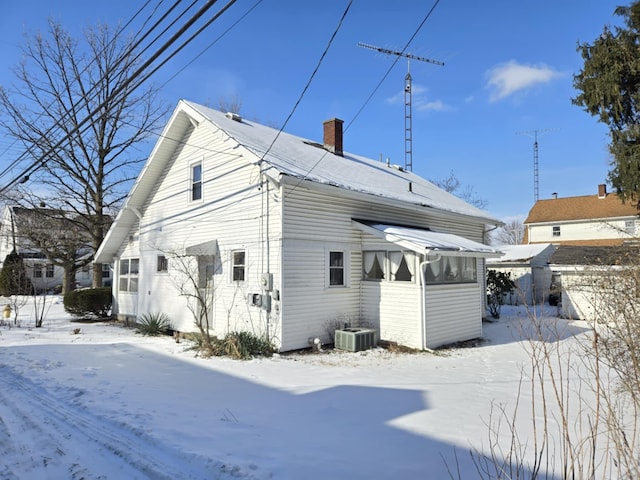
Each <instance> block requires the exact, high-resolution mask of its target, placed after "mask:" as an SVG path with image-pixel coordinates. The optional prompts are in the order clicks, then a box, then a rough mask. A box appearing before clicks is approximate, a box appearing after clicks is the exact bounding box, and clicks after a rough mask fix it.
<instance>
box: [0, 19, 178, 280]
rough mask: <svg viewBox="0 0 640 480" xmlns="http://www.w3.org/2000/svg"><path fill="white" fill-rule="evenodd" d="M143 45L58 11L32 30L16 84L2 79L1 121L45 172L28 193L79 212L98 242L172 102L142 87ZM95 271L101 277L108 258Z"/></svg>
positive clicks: (33, 202) (31, 199) (34, 201)
mask: <svg viewBox="0 0 640 480" xmlns="http://www.w3.org/2000/svg"><path fill="white" fill-rule="evenodd" d="M133 46H134V39H133V38H128V37H125V36H124V35H123V33H122V31H120V30H113V29H111V28H109V27H108V26H106V25H100V24H99V25H97V26H95V27H89V28H87V29H86V30H85V34H84V38H83V39H82V41H78V40H77V39H75V38H73V37H72V36H71V34H70V33H69V32H67V31H66V30H65V29H64V28H63V27H62V26H61V25H60V24H59V23H56V22H54V21H49V29H48V32H46V34H41V33H36V34H33V35H31V36H27V37H26V38H25V43H24V45H23V48H22V54H23V60H22V62H21V63H20V64H19V65H17V67H16V68H15V75H16V80H17V82H16V84H15V85H14V86H12V87H11V88H6V87H0V124H1V125H2V127H4V128H5V130H6V131H7V133H8V135H9V136H11V137H13V138H15V139H17V140H18V141H19V142H21V144H22V145H23V147H24V149H25V151H26V152H28V154H29V155H28V157H27V160H29V161H30V162H31V163H30V164H31V165H32V166H33V168H34V170H35V172H36V173H35V174H34V173H32V174H31V177H32V178H31V179H32V180H35V179H37V180H38V181H39V184H36V186H35V188H30V190H29V191H28V192H26V194H25V195H23V197H22V198H23V199H24V201H25V202H27V206H37V205H38V204H39V203H40V202H41V201H45V202H46V204H47V205H48V206H49V207H51V208H56V209H59V210H64V211H70V212H74V213H75V216H74V217H72V218H70V219H69V220H70V221H72V222H77V226H78V228H79V229H84V230H86V233H87V234H88V236H89V238H90V239H91V245H92V249H93V250H94V251H95V250H96V249H97V248H98V246H99V245H100V243H101V242H102V240H103V239H104V236H105V234H106V230H107V229H108V226H109V222H110V218H111V216H112V215H114V214H115V212H116V211H117V209H118V208H119V206H120V204H121V202H122V200H123V199H124V197H125V196H126V194H127V191H128V189H129V186H130V182H131V180H132V179H134V178H135V177H136V176H137V174H138V169H139V167H140V164H141V162H142V161H144V159H145V155H143V154H141V152H140V151H139V150H138V148H139V147H140V146H141V144H142V143H143V142H145V141H146V140H147V139H148V138H149V136H150V135H151V133H152V131H153V130H154V129H155V128H156V127H157V126H158V125H159V122H160V121H161V120H162V119H163V117H164V116H165V115H166V113H167V112H168V110H167V108H166V107H165V106H162V105H159V104H158V102H157V95H156V91H155V89H154V87H152V86H149V87H146V88H145V89H144V90H141V91H137V90H135V89H134V85H135V82H131V75H132V74H133V72H135V71H136V68H137V67H138V64H139V58H138V56H137V54H136V52H135V49H134V48H133ZM114 92H117V93H116V94H114ZM88 117H90V118H91V120H90V121H89V122H85V120H86V119H87V118H88ZM79 126H80V127H79ZM93 281H94V286H100V284H101V265H95V266H94V271H93Z"/></svg>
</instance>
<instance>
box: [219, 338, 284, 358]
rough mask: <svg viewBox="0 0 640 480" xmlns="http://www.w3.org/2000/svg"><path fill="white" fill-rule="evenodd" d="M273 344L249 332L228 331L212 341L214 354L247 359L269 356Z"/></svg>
mask: <svg viewBox="0 0 640 480" xmlns="http://www.w3.org/2000/svg"><path fill="white" fill-rule="evenodd" d="M273 352H275V348H274V346H273V344H272V343H271V342H270V341H269V340H266V339H265V338H262V337H258V336H257V335H255V334H253V333H251V332H230V333H228V334H227V335H226V336H225V337H224V338H223V339H222V340H216V341H215V342H214V352H213V354H214V355H217V356H228V357H231V358H235V359H238V360H248V359H250V358H252V357H255V356H271V355H272V354H273Z"/></svg>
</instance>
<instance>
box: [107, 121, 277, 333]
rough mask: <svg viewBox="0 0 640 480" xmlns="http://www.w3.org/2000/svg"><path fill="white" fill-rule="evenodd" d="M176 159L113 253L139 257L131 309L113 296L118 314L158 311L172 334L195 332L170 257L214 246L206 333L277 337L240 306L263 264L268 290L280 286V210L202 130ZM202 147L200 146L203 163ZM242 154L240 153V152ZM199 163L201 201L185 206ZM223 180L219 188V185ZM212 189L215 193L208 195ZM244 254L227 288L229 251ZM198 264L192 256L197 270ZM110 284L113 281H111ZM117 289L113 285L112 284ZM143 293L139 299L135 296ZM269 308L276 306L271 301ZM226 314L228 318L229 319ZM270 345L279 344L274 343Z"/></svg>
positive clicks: (253, 169) (227, 147) (258, 313)
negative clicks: (163, 268)
mask: <svg viewBox="0 0 640 480" xmlns="http://www.w3.org/2000/svg"><path fill="white" fill-rule="evenodd" d="M176 142H178V143H179V145H181V147H180V148H178V150H177V152H178V154H177V156H176V157H175V158H174V159H173V160H172V162H170V165H169V166H168V167H167V168H165V170H164V172H163V174H162V175H161V176H160V178H159V180H158V182H157V183H156V185H155V186H154V188H153V190H152V191H151V192H150V194H149V201H148V204H147V205H146V207H145V210H144V215H143V217H142V219H141V220H140V221H139V222H136V224H135V225H134V227H133V228H132V229H131V232H130V237H131V238H132V241H131V242H130V243H128V244H126V245H125V246H124V248H123V249H122V250H121V252H119V255H120V257H126V256H133V255H139V257H140V285H139V291H140V292H141V293H140V294H139V295H138V296H137V299H136V303H135V304H134V303H131V299H130V298H129V297H131V295H126V294H124V295H119V298H117V309H118V313H120V314H127V315H135V314H136V313H138V312H139V313H144V312H151V311H162V312H164V313H166V314H167V315H168V316H169V317H170V318H171V320H172V326H173V327H174V328H176V329H178V330H182V331H191V330H193V329H194V319H193V316H192V315H191V313H189V308H188V305H187V301H188V300H187V297H186V296H185V295H181V294H180V292H179V283H180V279H179V274H178V273H177V271H176V265H175V262H177V260H176V259H175V258H172V257H173V256H175V255H183V254H184V251H185V249H186V248H187V247H189V246H193V245H199V244H203V243H206V242H212V241H214V242H213V243H216V242H217V245H218V250H217V251H216V252H212V253H214V254H215V255H213V257H214V262H215V263H214V272H215V273H214V278H213V285H214V287H213V288H214V290H215V291H214V295H215V297H216V299H217V301H216V303H215V308H214V311H213V314H212V324H213V333H214V334H216V335H219V336H224V335H225V334H226V333H228V331H231V330H240V329H253V331H254V333H257V334H260V333H261V332H263V331H265V330H266V328H267V320H269V325H268V327H269V331H270V332H273V333H275V335H278V333H279V332H280V328H279V324H278V323H279V318H280V317H279V314H278V313H276V312H275V311H274V312H272V314H271V315H270V316H269V317H268V318H267V315H266V313H265V312H264V311H262V310H261V309H258V308H255V307H249V306H248V305H247V295H249V294H253V293H260V292H261V287H260V274H261V273H262V268H266V266H267V265H269V271H270V272H271V273H273V275H274V284H275V288H277V289H278V290H279V289H280V288H281V287H280V283H279V282H280V269H279V266H280V242H279V237H280V225H281V222H280V209H279V206H278V204H276V203H275V200H274V198H275V194H274V192H273V186H272V185H269V187H268V195H269V199H266V198H263V196H266V195H267V188H265V187H263V188H262V189H260V188H259V187H260V184H259V180H260V173H259V167H257V166H255V165H252V164H250V163H249V162H247V160H246V158H244V157H242V156H241V155H240V153H241V152H242V150H241V149H237V148H233V147H234V145H235V144H234V143H233V142H229V141H228V139H226V138H224V137H222V136H221V135H219V134H218V133H213V132H212V131H211V130H210V129H207V128H195V129H190V130H189V131H188V132H187V133H186V135H185V136H184V137H183V138H177V139H176ZM201 145H207V150H206V153H205V154H204V158H203V151H202V149H201V148H200V146H201ZM243 154H244V155H247V152H244V153H243ZM195 163H201V164H202V166H203V171H202V179H203V184H202V189H203V190H202V191H203V195H204V200H205V201H204V202H201V201H198V202H192V201H191V182H190V180H191V179H190V178H189V177H188V175H189V172H190V168H191V165H193V164H195ZM221 180H223V181H221ZM213 184H215V185H216V187H215V188H209V187H210V186H211V185H213ZM266 205H269V206H270V208H269V218H268V221H269V232H270V236H271V239H272V241H271V242H270V250H269V252H270V257H269V258H268V257H267V255H266V249H263V248H262V247H263V246H264V237H263V236H262V235H261V228H262V227H263V226H264V225H265V223H266V220H265V222H261V221H260V218H259V216H260V212H261V209H262V208H263V206H265V207H266ZM236 251H244V252H246V257H245V262H246V264H245V280H244V282H232V280H231V279H232V278H233V277H232V267H233V252H236ZM158 252H162V255H164V256H166V258H167V260H168V265H169V273H168V274H167V275H158V274H157V269H158V263H157V262H158ZM196 258H197V257H195V256H194V257H193V261H194V265H197V264H198V263H197V260H196ZM116 281H117V280H116ZM114 285H117V284H114ZM142 292H144V295H143V294H142ZM273 305H274V307H275V306H278V307H279V304H278V302H273ZM230 312H231V313H230ZM274 339H275V341H276V343H277V342H278V341H279V338H278V337H277V336H275V337H274Z"/></svg>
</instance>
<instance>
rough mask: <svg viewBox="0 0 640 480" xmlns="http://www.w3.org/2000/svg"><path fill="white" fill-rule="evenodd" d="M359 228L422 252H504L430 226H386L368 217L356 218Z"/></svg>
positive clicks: (484, 254)
mask: <svg viewBox="0 0 640 480" xmlns="http://www.w3.org/2000/svg"><path fill="white" fill-rule="evenodd" d="M353 224H354V226H356V227H357V228H359V229H361V230H363V231H365V232H367V233H370V234H372V235H375V236H377V237H380V238H384V239H385V240H387V241H389V242H393V243H396V244H398V245H400V246H402V247H404V248H408V249H410V250H413V251H414V252H418V253H427V254H444V255H450V256H473V257H499V256H500V255H501V253H500V251H498V250H497V249H495V248H493V247H490V246H488V245H484V244H482V243H478V242H474V241H473V240H469V239H467V238H464V237H460V236H458V235H453V234H451V233H442V232H434V231H433V230H430V229H428V228H415V227H405V226H400V225H385V224H382V223H376V222H367V221H365V220H355V219H354V220H353Z"/></svg>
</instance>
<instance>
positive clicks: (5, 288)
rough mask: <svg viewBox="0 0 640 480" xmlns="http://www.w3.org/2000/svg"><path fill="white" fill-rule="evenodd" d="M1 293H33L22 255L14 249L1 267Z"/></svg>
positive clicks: (8, 294)
mask: <svg viewBox="0 0 640 480" xmlns="http://www.w3.org/2000/svg"><path fill="white" fill-rule="evenodd" d="M0 295H4V296H5V297H9V296H11V295H33V285H31V281H30V280H29V277H28V275H27V272H26V270H25V267H24V262H23V261H22V257H21V256H20V255H18V253H17V252H16V251H15V250H12V251H11V253H9V255H7V256H6V258H5V259H4V263H3V264H2V269H0Z"/></svg>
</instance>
